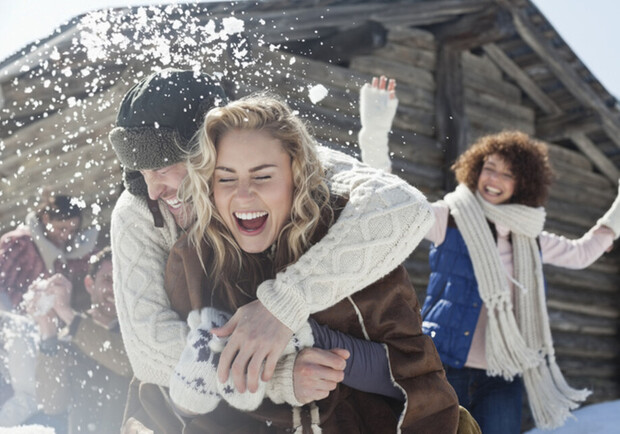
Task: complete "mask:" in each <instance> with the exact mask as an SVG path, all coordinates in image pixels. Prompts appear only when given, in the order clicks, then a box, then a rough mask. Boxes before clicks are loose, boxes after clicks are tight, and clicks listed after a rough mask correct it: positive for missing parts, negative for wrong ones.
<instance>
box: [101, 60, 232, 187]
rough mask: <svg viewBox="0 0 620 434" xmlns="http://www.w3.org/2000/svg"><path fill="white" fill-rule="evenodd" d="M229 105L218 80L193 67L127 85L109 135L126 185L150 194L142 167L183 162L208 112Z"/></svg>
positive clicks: (157, 166)
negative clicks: (193, 69)
mask: <svg viewBox="0 0 620 434" xmlns="http://www.w3.org/2000/svg"><path fill="white" fill-rule="evenodd" d="M225 103H226V95H225V93H224V89H222V87H221V86H220V84H219V83H218V82H217V81H216V80H215V79H213V78H212V77H210V76H208V75H207V74H204V73H199V72H195V71H183V70H179V69H171V68H168V69H164V70H162V71H160V72H156V73H154V74H151V75H149V76H148V77H146V78H144V79H143V80H141V81H140V82H139V83H137V84H136V85H135V86H133V87H132V88H131V89H129V91H127V93H126V94H125V96H124V97H123V101H122V102H121V106H120V108H119V110H118V115H117V116H116V127H115V128H114V129H113V130H112V131H111V132H110V135H109V138H110V142H111V143H112V147H113V148H114V151H115V152H116V155H117V156H118V159H119V160H120V162H121V164H122V165H123V172H124V180H125V187H126V188H127V189H128V190H129V191H130V192H131V193H133V194H136V195H147V194H148V191H147V188H146V183H145V182H144V178H143V177H142V174H141V173H140V172H139V171H140V170H155V169H161V168H162V167H166V166H170V165H172V164H176V163H179V162H180V161H183V159H184V158H185V157H186V155H187V152H188V151H189V150H190V147H191V145H192V138H193V137H194V134H195V133H196V132H197V131H198V129H199V128H200V125H201V124H202V121H203V120H204V117H205V115H206V113H207V111H209V110H210V109H211V108H213V107H215V106H220V105H223V104H225Z"/></svg>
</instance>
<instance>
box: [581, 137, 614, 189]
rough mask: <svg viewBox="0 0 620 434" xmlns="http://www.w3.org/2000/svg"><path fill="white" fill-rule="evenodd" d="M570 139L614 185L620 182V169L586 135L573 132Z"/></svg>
mask: <svg viewBox="0 0 620 434" xmlns="http://www.w3.org/2000/svg"><path fill="white" fill-rule="evenodd" d="M570 139H571V140H572V142H573V143H574V144H575V145H576V146H577V147H578V148H579V149H580V150H581V151H582V152H583V153H584V154H585V155H586V156H587V157H588V158H589V159H590V160H592V163H593V164H594V165H595V166H596V167H597V168H598V169H599V170H600V171H601V173H603V174H604V175H605V176H607V178H609V180H610V181H611V182H612V183H613V184H616V183H617V182H618V179H620V169H618V168H617V167H616V165H615V164H614V163H612V162H611V161H610V160H609V159H608V158H607V156H605V154H603V153H602V152H601V151H600V149H599V148H598V147H597V146H596V145H595V144H594V143H592V141H591V140H590V139H589V138H588V137H587V136H586V135H585V134H584V133H582V132H573V133H571V135H570Z"/></svg>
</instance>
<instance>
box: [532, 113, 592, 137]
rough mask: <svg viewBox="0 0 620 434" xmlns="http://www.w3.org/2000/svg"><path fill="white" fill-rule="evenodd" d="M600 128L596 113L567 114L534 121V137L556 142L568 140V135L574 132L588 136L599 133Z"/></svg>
mask: <svg viewBox="0 0 620 434" xmlns="http://www.w3.org/2000/svg"><path fill="white" fill-rule="evenodd" d="M601 128H602V125H601V120H600V117H599V116H598V114H597V113H596V112H591V111H590V112H586V113H567V114H564V115H560V116H548V117H543V118H540V117H539V118H538V119H536V134H535V135H536V137H538V138H539V139H543V140H546V141H548V142H557V141H559V140H564V139H568V138H570V135H571V134H572V133H573V132H576V131H581V132H582V133H585V134H590V133H593V132H595V131H600V130H601Z"/></svg>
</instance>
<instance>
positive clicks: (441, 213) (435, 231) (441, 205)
mask: <svg viewBox="0 0 620 434" xmlns="http://www.w3.org/2000/svg"><path fill="white" fill-rule="evenodd" d="M431 207H432V208H433V214H434V215H435V223H433V225H432V226H431V229H430V230H429V231H428V233H427V234H426V236H425V237H424V238H426V239H427V240H429V241H430V242H431V243H433V244H435V245H436V246H439V245H440V244H441V243H443V242H444V240H445V239H446V231H447V230H448V217H449V216H450V208H449V207H448V204H447V203H445V202H444V201H443V200H439V201H437V202H434V203H432V204H431Z"/></svg>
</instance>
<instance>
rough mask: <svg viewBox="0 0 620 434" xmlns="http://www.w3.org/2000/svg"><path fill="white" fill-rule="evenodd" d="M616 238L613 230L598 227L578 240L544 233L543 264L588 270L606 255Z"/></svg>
mask: <svg viewBox="0 0 620 434" xmlns="http://www.w3.org/2000/svg"><path fill="white" fill-rule="evenodd" d="M614 237H615V235H614V232H613V231H612V230H611V229H609V228H608V227H606V226H598V225H597V226H594V227H593V228H592V229H590V230H589V231H588V232H587V233H586V234H585V235H584V236H583V237H581V238H579V239H577V240H571V239H568V238H566V237H564V236H561V235H556V234H552V233H549V232H545V231H543V232H542V233H541V234H540V248H541V250H542V260H543V263H545V264H551V265H556V266H558V267H563V268H570V269H573V270H580V269H582V268H586V267H588V266H589V265H591V264H592V263H593V262H594V261H596V260H597V259H598V258H600V257H601V256H602V255H603V253H605V250H607V249H608V248H609V247H610V246H611V245H612V244H613V242H614Z"/></svg>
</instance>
